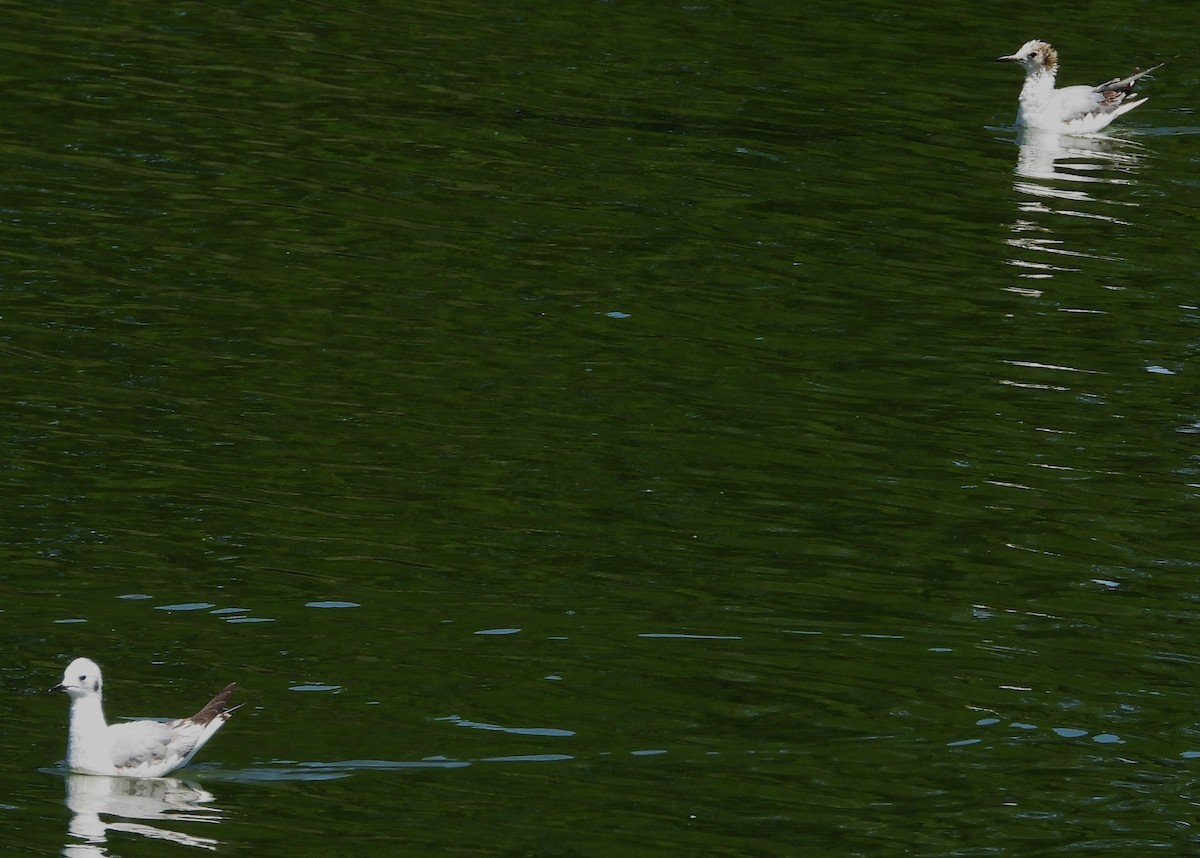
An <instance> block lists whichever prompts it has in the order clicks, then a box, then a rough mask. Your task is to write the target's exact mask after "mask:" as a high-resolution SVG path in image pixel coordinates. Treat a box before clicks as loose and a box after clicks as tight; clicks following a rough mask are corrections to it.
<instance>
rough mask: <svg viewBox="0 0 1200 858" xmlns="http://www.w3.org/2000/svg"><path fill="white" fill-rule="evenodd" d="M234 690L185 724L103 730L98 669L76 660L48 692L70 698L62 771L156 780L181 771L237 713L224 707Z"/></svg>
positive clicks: (142, 724) (228, 688) (233, 685)
mask: <svg viewBox="0 0 1200 858" xmlns="http://www.w3.org/2000/svg"><path fill="white" fill-rule="evenodd" d="M236 687H237V684H236V683H230V684H229V685H228V686H226V687H225V689H224V690H223V691H222V692H221V693H220V694H218V695H217V696H216V697H214V698H213V699H212V700H210V701H209V702H208V703H207V704H206V705H205V706H204V708H202V709H201V710H200V711H199V712H197V713H196V714H195V715H192V716H191V717H189V718H179V719H177V720H174V721H125V722H122V723H120V724H108V723H107V722H105V720H104V709H103V706H102V705H101V696H102V693H103V688H104V681H103V679H102V678H101V675H100V667H99V665H97V664H96V663H95V662H94V661H92V660H91V659H89V658H77V659H75V660H74V661H72V662H71V663H70V664H69V665H67V669H66V670H65V671H64V672H63V678H62V682H61V683H59V684H58V685H56V686H54V687H53V688H51V689H50V690H51V691H65V692H66V693H67V696H68V697H70V698H71V715H70V727H69V728H68V734H67V768H69V769H70V770H71V771H73V772H81V773H84V774H91V775H121V776H124V777H135V778H158V777H162V776H163V775H165V774H168V773H170V772H173V771H175V770H176V769H179V768H183V767H184V766H186V765H187V764H188V763H189V762H191V759H192V757H193V756H195V755H196V752H197V751H199V750H200V749H201V748H202V747H204V744H205V743H206V742H207V741H208V740H209V739H211V738H212V737H213V734H214V733H216V732H217V730H219V729H221V727H222V726H224V724H225V722H226V721H228V720H229V716H230V715H232V714H233V713H234V711H235V710H236V709H237V708H238V707H237V706H234V707H233V708H227V707H226V704H227V703H228V701H229V697H230V695H232V694H233V691H234V689H235V688H236Z"/></svg>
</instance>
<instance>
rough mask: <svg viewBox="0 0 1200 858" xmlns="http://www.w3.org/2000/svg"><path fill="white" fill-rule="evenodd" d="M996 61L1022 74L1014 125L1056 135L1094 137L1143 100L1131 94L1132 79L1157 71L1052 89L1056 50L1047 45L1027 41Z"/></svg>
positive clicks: (1037, 40)
mask: <svg viewBox="0 0 1200 858" xmlns="http://www.w3.org/2000/svg"><path fill="white" fill-rule="evenodd" d="M996 62H1014V63H1017V64H1018V65H1020V66H1021V67H1022V68H1023V69H1025V83H1024V85H1023V86H1022V87H1021V95H1020V98H1019V99H1018V101H1017V105H1018V106H1017V125H1018V127H1022V128H1032V129H1034V130H1037V131H1053V132H1056V133H1059V134H1094V133H1095V132H1097V131H1100V130H1102V129H1104V128H1107V127H1108V125H1109V124H1110V123H1111V122H1112V121H1113V120H1114V119H1116V118H1117V117H1118V116H1121V115H1122V114H1125V113H1128V112H1129V111H1131V110H1133V109H1134V108H1135V107H1137V106H1138V105H1139V104H1142V103H1143V102H1145V101H1146V99H1145V98H1139V97H1138V96H1137V94H1136V93H1135V92H1134V91H1133V90H1134V85H1135V84H1136V83H1137V81H1138V80H1140V79H1141V78H1143V77H1145V76H1146V75H1148V74H1150V72H1152V71H1155V70H1156V69H1160V68H1162V67H1163V65H1164V64H1163V63H1159V64H1158V65H1156V66H1154V68H1149V69H1146V70H1145V71H1140V70H1136V71H1134V73H1133V74H1131V75H1129V77H1123V78H1117V77H1115V78H1113V79H1112V80H1110V81H1107V82H1106V83H1101V84H1097V85H1096V86H1086V85H1082V86H1064V87H1062V88H1061V89H1056V88H1055V86H1054V83H1055V76H1056V75H1057V74H1058V51H1056V50H1055V49H1054V48H1053V47H1052V46H1051V45H1050V44H1048V43H1047V42H1043V41H1041V40H1039V39H1032V40H1030V41H1028V42H1026V43H1025V44H1023V45H1021V47H1020V48H1018V49H1017V52H1016V53H1014V54H1009V55H1008V56H1005V57H996Z"/></svg>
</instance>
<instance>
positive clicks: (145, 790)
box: [62, 774, 224, 856]
mask: <svg viewBox="0 0 1200 858" xmlns="http://www.w3.org/2000/svg"><path fill="white" fill-rule="evenodd" d="M65 782H66V805H67V807H68V808H69V809H70V811H71V814H72V815H71V820H70V823H69V824H68V827H67V833H68V834H69V835H70V836H71V837H72V838H74V840H69V841H67V843H66V844H65V845H64V846H63V850H62V854H63V855H66V856H104V855H108V854H109V853H108V851H107V846H108V840H109V835H110V832H120V833H122V834H134V835H138V836H140V837H144V838H146V839H149V840H168V841H171V842H173V843H177V844H179V845H181V846H191V847H195V848H199V849H206V850H215V849H216V848H217V846H218V845H219V844H220V841H218V840H216V839H214V838H211V837H200V836H197V835H194V834H188V833H187V832H185V831H181V830H179V829H178V828H177V827H176V826H177V825H178V824H180V823H194V822H201V823H214V822H220V821H222V819H223V818H224V814H223V813H222V811H221V809H220V808H218V807H216V806H214V805H213V804H212V802H214V801H215V800H216V798H215V797H214V796H213V794H212V793H210V792H208V791H207V790H205V789H203V788H201V787H199V786H198V785H196V784H195V783H191V782H187V781H183V780H179V779H177V778H119V777H105V776H102V775H76V774H71V775H67V777H66V779H65Z"/></svg>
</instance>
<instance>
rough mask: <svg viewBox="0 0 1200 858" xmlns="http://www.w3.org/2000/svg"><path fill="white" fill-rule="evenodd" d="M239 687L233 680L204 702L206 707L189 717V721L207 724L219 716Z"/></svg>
mask: <svg viewBox="0 0 1200 858" xmlns="http://www.w3.org/2000/svg"><path fill="white" fill-rule="evenodd" d="M236 688H237V683H236V682H231V683H229V684H228V685H226V686H225V688H224V690H222V691H221V693H220V694H218V695H217V696H216V697H214V698H213V699H212V700H210V701H208V703H206V704H204V708H203V709H201V710H200V711H199V712H197V713H196V714H195V715H193V716H192V717H191V718H189V719H188V720H189V721H195V722H196V723H197V724H207V723H209V722H210V721H212V720H213V719H214V718H216V717H217V716H219V715H221V714H222V713H223V712H225V710H226V708H227V707H226V704H227V703H229V698H230V697H232V696H233V692H234V690H235V689H236Z"/></svg>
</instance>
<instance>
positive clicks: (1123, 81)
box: [1096, 60, 1170, 95]
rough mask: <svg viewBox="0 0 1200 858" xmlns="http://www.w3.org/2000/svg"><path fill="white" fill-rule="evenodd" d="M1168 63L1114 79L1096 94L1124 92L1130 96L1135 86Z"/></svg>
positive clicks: (1100, 86)
mask: <svg viewBox="0 0 1200 858" xmlns="http://www.w3.org/2000/svg"><path fill="white" fill-rule="evenodd" d="M1167 62H1170V61H1169V60H1167V61H1164V62H1161V63H1159V64H1158V65H1156V66H1154V67H1152V68H1148V69H1146V70H1145V71H1141V70H1140V69H1139V70H1135V71H1134V73H1133V74H1131V75H1130V76H1129V77H1114V78H1113V79H1112V80H1110V81H1108V82H1106V83H1102V84H1100V85H1099V86H1098V87H1096V92H1123V93H1125V94H1126V95H1128V94H1129V93H1131V92H1133V86H1134V84H1136V83H1137V82H1138V81H1139V80H1141V79H1142V78H1144V77H1145V76H1146V75H1148V74H1150V73H1151V72H1154V71H1158V70H1159V69H1160V68H1162V67H1163V66H1165V65H1166V64H1167Z"/></svg>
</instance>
